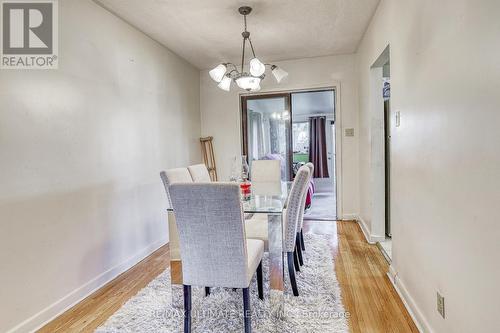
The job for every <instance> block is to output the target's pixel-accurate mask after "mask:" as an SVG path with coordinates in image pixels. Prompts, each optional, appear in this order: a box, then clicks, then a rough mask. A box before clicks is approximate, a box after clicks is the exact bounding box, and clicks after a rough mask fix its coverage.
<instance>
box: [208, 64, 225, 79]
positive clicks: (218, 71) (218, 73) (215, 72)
mask: <svg viewBox="0 0 500 333" xmlns="http://www.w3.org/2000/svg"><path fill="white" fill-rule="evenodd" d="M226 71H227V67H226V66H225V65H224V64H220V65H218V66H217V67H215V68H214V69H212V70H211V71H210V72H208V74H210V77H211V78H212V80H214V81H215V82H217V83H218V82H221V81H222V79H223V78H224V74H226Z"/></svg>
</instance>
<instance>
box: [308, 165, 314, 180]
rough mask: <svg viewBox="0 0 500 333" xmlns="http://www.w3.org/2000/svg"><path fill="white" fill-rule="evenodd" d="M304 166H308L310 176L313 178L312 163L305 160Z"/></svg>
mask: <svg viewBox="0 0 500 333" xmlns="http://www.w3.org/2000/svg"><path fill="white" fill-rule="evenodd" d="M306 166H307V167H308V168H309V171H310V172H311V178H314V164H313V163H312V162H307V163H306Z"/></svg>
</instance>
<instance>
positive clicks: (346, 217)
mask: <svg viewBox="0 0 500 333" xmlns="http://www.w3.org/2000/svg"><path fill="white" fill-rule="evenodd" d="M357 218H358V214H344V215H342V221H355V220H357Z"/></svg>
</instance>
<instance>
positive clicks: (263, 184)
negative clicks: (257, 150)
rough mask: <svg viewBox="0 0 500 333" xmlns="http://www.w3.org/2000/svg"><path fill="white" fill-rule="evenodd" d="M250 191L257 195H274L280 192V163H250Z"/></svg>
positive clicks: (264, 161) (258, 161)
mask: <svg viewBox="0 0 500 333" xmlns="http://www.w3.org/2000/svg"><path fill="white" fill-rule="evenodd" d="M251 176H252V177H251V179H252V191H253V192H254V194H257V195H276V194H279V193H280V192H281V162H280V161H279V160H256V161H252V168H251Z"/></svg>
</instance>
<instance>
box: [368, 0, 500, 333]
mask: <svg viewBox="0 0 500 333" xmlns="http://www.w3.org/2000/svg"><path fill="white" fill-rule="evenodd" d="M498 13H500V2H499V1H497V0H482V1H477V0H474V1H472V0H443V1H439V4H437V3H436V1H432V0H423V1H401V0H382V2H381V3H380V6H379V8H378V10H377V13H376V15H375V16H374V19H373V21H372V22H371V24H370V27H369V29H368V31H367V33H366V35H365V37H364V39H363V41H362V44H361V46H360V48H359V50H358V70H359V73H360V76H359V82H360V89H359V93H360V103H359V106H360V127H361V132H362V135H361V137H360V143H359V151H360V192H361V202H360V210H361V216H362V217H363V218H364V219H365V220H367V221H368V220H370V214H371V213H370V194H371V192H372V190H373V189H372V188H371V186H370V170H371V167H372V166H371V164H370V154H371V145H372V142H371V135H372V133H371V126H372V125H373V124H372V118H373V114H372V111H373V107H372V106H371V105H370V66H371V65H372V64H373V62H374V61H375V60H376V59H377V57H378V56H379V55H380V54H381V53H382V51H383V50H384V48H385V47H386V46H387V44H390V49H391V92H392V96H391V108H392V113H393V117H392V119H394V112H395V111H400V112H401V126H400V127H398V128H395V127H394V123H393V124H392V156H391V162H392V165H391V167H392V173H391V182H392V189H391V202H392V203H391V207H392V212H391V214H392V233H393V251H392V252H393V263H392V268H391V270H392V273H393V274H397V277H396V284H397V286H398V288H399V289H400V291H401V292H402V293H403V295H404V296H405V298H406V300H407V301H408V302H409V304H410V306H411V307H412V309H413V312H414V313H415V315H416V317H417V319H418V321H419V322H420V324H421V325H422V327H423V329H424V330H425V331H435V332H495V331H498V327H499V326H500V319H499V317H498V314H499V313H500V305H499V304H500V302H498V295H500V286H499V284H498V281H500V265H499V264H498V253H499V252H500V241H499V239H500V224H499V223H498V216H499V213H498V210H497V209H498V208H497V207H498V202H500V191H499V189H500V177H499V170H500V154H499V147H500V131H499V124H500V112H499V106H500V94H499V87H500V60H499V59H500V44H499V40H500V20H498ZM436 291H440V292H441V293H442V295H444V296H445V304H446V319H442V318H441V317H440V316H439V314H438V313H437V311H436Z"/></svg>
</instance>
